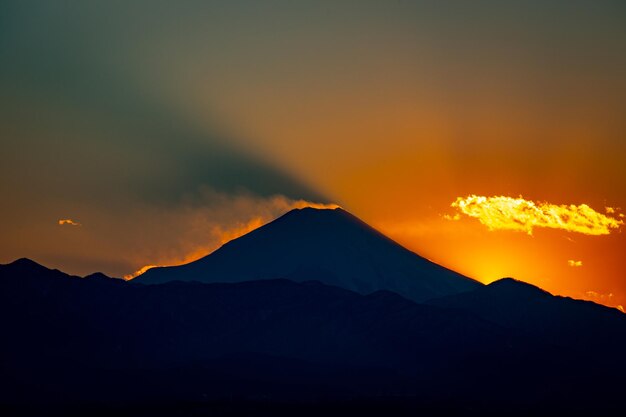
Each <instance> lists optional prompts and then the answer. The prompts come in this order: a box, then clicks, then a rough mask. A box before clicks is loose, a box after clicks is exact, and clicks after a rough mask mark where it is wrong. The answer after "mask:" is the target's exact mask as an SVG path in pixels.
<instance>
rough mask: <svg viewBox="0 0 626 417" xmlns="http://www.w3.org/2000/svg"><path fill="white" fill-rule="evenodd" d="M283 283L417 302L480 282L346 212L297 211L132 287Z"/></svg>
mask: <svg viewBox="0 0 626 417" xmlns="http://www.w3.org/2000/svg"><path fill="white" fill-rule="evenodd" d="M277 278H286V279H290V280H292V281H297V282H303V281H311V280H316V281H320V282H322V283H324V284H328V285H333V286H337V287H340V288H345V289H348V290H352V291H355V292H358V293H361V294H369V293H372V292H375V291H379V290H388V291H393V292H395V293H398V294H400V295H402V296H404V297H406V298H408V299H411V300H414V301H418V302H421V301H425V300H428V299H432V298H436V297H441V296H445V295H451V294H456V293H460V292H465V291H470V290H473V289H476V288H478V287H481V286H482V284H480V283H479V282H477V281H474V280H472V279H470V278H467V277H465V276H463V275H460V274H458V273H456V272H454V271H451V270H449V269H447V268H444V267H442V266H440V265H437V264H435V263H433V262H431V261H429V260H427V259H425V258H423V257H421V256H419V255H417V254H415V253H413V252H411V251H409V250H408V249H406V248H404V247H403V246H401V245H399V244H398V243H396V242H394V241H393V240H391V239H389V238H388V237H386V236H385V235H383V234H382V233H380V232H378V231H377V230H375V229H374V228H372V227H370V226H369V225H367V224H366V223H364V222H363V221H361V220H360V219H358V218H357V217H355V216H353V215H352V214H350V213H348V212H347V211H345V210H343V209H341V208H336V209H314V208H303V209H294V210H291V211H290V212H288V213H286V214H285V215H283V216H282V217H279V218H278V219H276V220H274V221H272V222H270V223H268V224H266V225H264V226H262V227H260V228H258V229H256V230H254V231H252V232H250V233H248V234H246V235H244V236H241V237H239V238H237V239H234V240H232V241H230V242H228V243H226V244H224V245H223V246H222V247H220V248H219V249H217V250H216V251H215V252H213V253H211V254H209V255H207V256H205V257H204V258H201V259H199V260H197V261H194V262H191V263H189V264H186V265H180V266H171V267H159V268H153V269H150V270H148V271H147V272H146V273H144V274H143V275H140V276H138V277H137V278H135V279H134V280H133V281H134V282H138V283H143V284H160V283H164V282H169V281H199V282H207V283H217V282H224V283H234V282H242V281H253V280H263V279H277Z"/></svg>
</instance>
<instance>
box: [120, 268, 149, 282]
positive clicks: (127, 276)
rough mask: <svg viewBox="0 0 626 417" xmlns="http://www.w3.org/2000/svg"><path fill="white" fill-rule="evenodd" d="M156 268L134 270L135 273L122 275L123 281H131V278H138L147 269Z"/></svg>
mask: <svg viewBox="0 0 626 417" xmlns="http://www.w3.org/2000/svg"><path fill="white" fill-rule="evenodd" d="M156 267H157V265H145V266H142V267H141V268H139V269H138V270H136V271H135V272H133V273H132V274H127V275H124V279H125V280H126V281H129V280H131V279H133V278H135V277H138V276H139V275H141V274H143V273H144V272H146V271H147V270H148V269H150V268H156Z"/></svg>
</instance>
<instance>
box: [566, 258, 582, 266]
mask: <svg viewBox="0 0 626 417" xmlns="http://www.w3.org/2000/svg"><path fill="white" fill-rule="evenodd" d="M567 264H568V265H569V266H571V267H573V268H577V267H580V266H583V261H575V260H573V259H570V260H568V261H567Z"/></svg>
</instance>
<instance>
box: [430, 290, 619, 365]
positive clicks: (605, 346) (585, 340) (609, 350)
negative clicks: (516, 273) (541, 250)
mask: <svg viewBox="0 0 626 417" xmlns="http://www.w3.org/2000/svg"><path fill="white" fill-rule="evenodd" d="M428 304H430V305H436V306H440V307H445V308H453V309H456V310H460V311H466V312H468V313H470V314H473V315H476V316H478V317H481V318H483V319H485V320H488V321H489V322H491V323H496V324H499V325H501V326H503V327H505V328H507V329H511V330H515V331H517V332H518V334H520V335H523V337H530V338H532V339H534V340H543V341H544V342H545V343H548V344H550V345H552V346H558V347H560V348H563V349H568V350H572V351H577V352H578V353H582V354H584V353H586V352H589V351H594V352H603V355H601V356H598V357H597V358H595V359H594V362H595V364H596V365H597V366H600V365H602V364H604V365H605V366H607V367H608V369H610V368H612V367H614V365H613V364H612V363H611V361H613V360H614V358H615V357H616V356H621V355H622V353H621V352H622V351H623V346H625V345H626V315H624V313H622V312H620V311H618V310H617V309H614V308H610V307H606V306H603V305H600V304H596V303H593V302H591V301H583V300H574V299H572V298H569V297H559V296H553V295H552V294H550V293H549V292H547V291H544V290H542V289H540V288H538V287H536V286H534V285H531V284H528V283H525V282H523V281H518V280H515V279H513V278H503V279H500V280H498V281H495V282H493V283H491V284H489V285H486V286H483V287H480V288H478V289H476V290H473V291H469V292H465V293H461V294H455V295H450V296H446V297H442V298H439V299H435V300H430V301H429V302H428Z"/></svg>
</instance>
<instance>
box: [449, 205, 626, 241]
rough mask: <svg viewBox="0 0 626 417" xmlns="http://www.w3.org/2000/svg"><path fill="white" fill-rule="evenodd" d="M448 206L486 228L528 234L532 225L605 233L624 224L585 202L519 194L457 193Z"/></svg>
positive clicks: (570, 230) (598, 233)
mask: <svg viewBox="0 0 626 417" xmlns="http://www.w3.org/2000/svg"><path fill="white" fill-rule="evenodd" d="M451 207H454V208H456V209H457V210H458V211H459V212H461V213H463V214H465V215H467V216H469V217H473V218H477V219H478V220H479V221H480V222H481V223H482V224H484V225H485V226H487V227H488V228H489V230H517V231H522V232H526V233H528V234H529V235H532V234H533V229H534V228H535V227H544V228H550V229H560V230H565V231H568V232H576V233H582V234H586V235H596V236H597V235H608V234H610V233H611V231H612V230H614V229H618V228H619V227H620V226H622V225H623V224H624V221H623V220H618V219H616V218H613V217H609V216H606V215H604V214H601V213H598V212H597V211H595V210H594V209H592V208H591V207H589V206H588V205H587V204H580V205H574V204H570V205H565V204H561V205H557V204H550V203H535V202H533V201H529V200H525V199H524V198H522V197H519V198H513V197H505V196H494V197H484V196H477V195H470V196H467V197H465V198H462V197H458V198H457V199H456V201H454V202H453V203H452V204H451Z"/></svg>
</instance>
